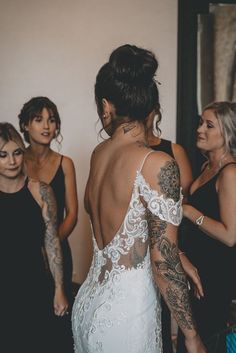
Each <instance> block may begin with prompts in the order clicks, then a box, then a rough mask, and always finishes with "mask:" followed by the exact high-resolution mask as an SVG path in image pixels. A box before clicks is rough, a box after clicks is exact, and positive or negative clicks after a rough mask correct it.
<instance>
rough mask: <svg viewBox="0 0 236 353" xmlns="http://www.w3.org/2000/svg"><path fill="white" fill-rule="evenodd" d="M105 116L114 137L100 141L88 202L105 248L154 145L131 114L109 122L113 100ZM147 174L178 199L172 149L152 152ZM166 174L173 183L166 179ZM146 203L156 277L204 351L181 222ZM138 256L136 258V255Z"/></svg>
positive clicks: (194, 349)
mask: <svg viewBox="0 0 236 353" xmlns="http://www.w3.org/2000/svg"><path fill="white" fill-rule="evenodd" d="M100 118H101V120H102V124H103V126H104V128H105V130H106V132H107V133H108V134H109V135H110V136H111V138H110V139H108V140H106V141H104V142H103V143H101V144H100V145H98V146H97V147H96V148H95V150H94V152H93V154H92V158H91V167H90V173H89V179H88V182H87V185H86V192H85V208H86V209H87V211H88V213H89V215H90V218H91V221H92V225H93V230H94V235H95V238H96V242H97V245H98V247H99V249H104V247H105V246H106V245H107V244H109V242H111V241H112V239H113V237H114V234H116V233H117V230H118V229H119V227H120V225H121V224H122V222H123V219H124V216H125V214H126V211H127V207H128V205H129V202H130V195H131V193H132V188H133V182H134V180H135V176H136V171H137V170H138V169H139V167H140V161H142V160H143V159H144V157H145V156H146V155H147V153H148V152H149V151H150V149H149V148H148V147H147V143H146V137H145V131H144V126H143V125H142V124H140V123H138V122H137V121H135V122H132V123H131V124H129V123H128V121H129V119H128V118H127V117H122V121H127V123H123V124H121V125H119V127H117V128H116V129H112V125H111V124H110V122H112V119H116V121H117V119H118V117H116V116H115V108H114V106H113V105H112V104H111V103H109V102H108V101H107V100H105V99H104V100H103V114H101V116H100ZM129 125H130V128H128V126H129ZM142 175H143V176H144V178H145V180H146V181H147V183H148V184H149V185H150V187H151V188H152V189H154V190H156V191H157V192H159V193H162V194H163V195H164V197H168V196H170V195H171V196H172V197H174V198H175V199H176V201H177V198H178V199H179V197H180V193H179V174H178V167H177V165H176V163H175V162H174V161H173V160H172V159H171V158H170V157H169V156H168V155H167V154H165V153H162V152H153V153H151V154H150V155H149V156H148V158H147V159H146V161H145V164H144V167H143V169H142ZM166 177H168V178H169V181H170V183H172V185H173V186H172V187H170V186H169V185H168V186H167V185H166V183H165V180H166ZM114 204H115V205H116V210H117V211H116V212H115V214H114V215H113V213H112V212H111V210H113V209H114ZM143 204H144V206H145V208H146V210H147V213H148V217H147V221H148V227H149V233H150V255H151V260H152V265H153V274H154V278H155V281H156V283H157V285H158V287H159V288H160V290H161V292H162V294H163V296H164V298H165V300H166V302H167V304H168V306H169V307H170V310H171V312H172V313H173V314H174V315H175V317H176V319H177V322H178V324H179V325H180V326H181V328H182V330H183V332H184V335H185V337H186V346H187V349H188V352H189V353H202V352H205V348H204V347H203V345H202V342H201V340H200V338H199V336H198V334H197V332H196V329H195V325H194V321H193V318H192V313H191V309H190V305H189V299H188V287H187V280H186V275H185V272H184V270H183V268H182V265H181V262H180V258H179V255H178V245H177V227H176V226H174V225H172V224H170V223H167V222H163V221H162V220H160V218H159V217H158V216H154V215H153V214H151V213H149V212H148V209H147V205H146V204H145V201H144V200H143ZM135 256H136V255H135ZM133 261H134V263H135V259H133ZM176 302H177V305H176Z"/></svg>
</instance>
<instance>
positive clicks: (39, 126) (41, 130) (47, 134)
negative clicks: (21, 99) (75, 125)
mask: <svg viewBox="0 0 236 353" xmlns="http://www.w3.org/2000/svg"><path fill="white" fill-rule="evenodd" d="M25 129H26V131H28V133H29V140H30V143H32V142H35V143H39V144H42V145H50V143H51V141H52V140H53V139H54V138H55V133H56V129H57V123H56V119H55V117H54V116H53V113H52V112H51V111H48V110H47V109H46V108H43V110H42V111H41V113H40V114H38V115H36V116H35V117H34V118H33V119H32V120H31V121H29V123H28V125H26V126H25Z"/></svg>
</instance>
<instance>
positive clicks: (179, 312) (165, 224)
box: [143, 153, 205, 353]
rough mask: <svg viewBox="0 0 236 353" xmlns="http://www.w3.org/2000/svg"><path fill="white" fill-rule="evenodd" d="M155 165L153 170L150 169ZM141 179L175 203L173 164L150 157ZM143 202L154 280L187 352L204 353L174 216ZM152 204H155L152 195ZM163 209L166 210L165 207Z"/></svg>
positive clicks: (176, 176) (176, 172) (176, 183)
mask: <svg viewBox="0 0 236 353" xmlns="http://www.w3.org/2000/svg"><path fill="white" fill-rule="evenodd" d="M154 159H155V161H154ZM155 165H156V166H157V167H155V168H153V166H155ZM143 175H144V176H145V179H146V180H147V181H148V182H149V184H150V186H151V187H152V189H154V190H156V191H157V192H158V195H162V196H163V197H164V199H165V200H166V201H167V199H168V200H170V201H171V202H172V204H173V203H177V202H179V200H180V187H179V170H178V166H177V164H176V162H175V161H174V160H172V159H170V158H167V157H166V155H165V156H164V155H163V154H161V155H160V154H158V155H156V153H155V155H154V153H152V154H151V155H150V158H148V161H147V162H146V163H145V166H144V168H143ZM144 199H145V198H144ZM145 202H146V206H147V208H146V210H147V211H146V212H147V221H148V227H149V239H150V252H151V259H152V266H153V273H154V278H155V280H156V283H157V285H158V287H159V288H160V290H161V293H162V295H163V297H164V299H165V301H166V303H167V305H168V306H169V308H170V310H171V312H172V314H173V315H174V317H175V319H176V321H177V323H178V325H179V326H180V328H181V330H182V331H183V333H184V335H185V339H186V347H187V349H188V352H191V353H192V352H197V353H200V352H205V349H204V347H203V345H202V342H201V340H200V337H199V336H198V334H197V331H196V327H195V323H194V320H193V316H192V311H191V306H190V301H189V294H188V285H187V279H186V275H185V272H184V270H183V267H182V265H181V261H180V258H179V254H178V252H179V250H178V246H177V226H176V225H174V224H175V222H174V221H173V222H172V219H171V217H172V216H174V215H171V212H170V214H169V215H168V216H166V215H165V214H160V210H159V211H155V209H153V208H152V206H151V205H150V204H149V202H148V200H146V199H145ZM152 202H154V204H155V194H154V198H153V197H152ZM165 205H166V207H167V208H169V207H170V206H169V205H168V204H167V203H165ZM154 208H155V205H154ZM158 212H159V213H158ZM166 218H169V219H166Z"/></svg>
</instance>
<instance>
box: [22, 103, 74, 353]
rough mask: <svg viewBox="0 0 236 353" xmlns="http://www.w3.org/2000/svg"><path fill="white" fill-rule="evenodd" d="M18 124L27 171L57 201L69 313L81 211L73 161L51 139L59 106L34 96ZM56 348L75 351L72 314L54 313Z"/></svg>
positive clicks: (61, 351)
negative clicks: (74, 237)
mask: <svg viewBox="0 0 236 353" xmlns="http://www.w3.org/2000/svg"><path fill="white" fill-rule="evenodd" d="M19 124H20V129H21V132H23V135H24V139H25V141H26V142H27V143H29V146H28V147H27V149H26V153H25V164H26V168H27V174H28V175H29V176H30V177H32V178H37V179H39V180H41V181H44V182H45V183H47V184H49V185H50V186H51V187H52V189H53V191H54V194H55V198H56V202H57V220H58V235H59V238H60V240H61V247H62V255H63V276H64V283H65V293H66V296H67V298H68V300H69V304H70V306H69V313H71V307H72V304H73V300H74V298H73V293H72V254H71V249H70V245H69V241H68V237H69V236H70V234H71V233H72V231H73V229H74V227H75V225H76V223H77V215H78V201H77V190H76V177H75V168H74V163H73V161H72V160H71V158H69V157H67V156H64V155H62V154H60V153H57V152H55V151H54V150H53V149H52V148H51V143H52V141H53V140H54V139H57V137H58V136H59V135H60V130H61V119H60V116H59V113H58V109H57V106H56V105H55V104H54V103H53V102H52V101H51V100H50V99H49V98H47V97H34V98H32V99H30V100H29V101H28V102H26V103H25V104H24V106H23V107H22V109H21V112H20V114H19ZM54 319H55V320H54V321H55V325H54V328H55V336H56V337H57V339H56V341H55V347H56V348H55V351H56V352H57V353H72V352H73V339H72V331H71V320H70V315H67V316H65V317H63V318H57V317H56V316H55V318H54Z"/></svg>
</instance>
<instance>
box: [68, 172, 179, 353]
mask: <svg viewBox="0 0 236 353" xmlns="http://www.w3.org/2000/svg"><path fill="white" fill-rule="evenodd" d="M140 170H141V169H140ZM140 196H142V197H143V198H144V200H145V201H146V203H147V207H148V208H149V210H150V211H151V212H152V213H154V214H156V215H157V216H158V217H159V218H160V219H162V220H165V221H167V222H171V223H172V224H175V225H178V224H179V223H180V221H181V216H182V213H181V212H182V210H181V201H182V200H180V201H179V202H177V203H175V202H174V201H173V200H172V199H164V197H163V195H159V194H158V193H157V191H155V190H152V189H151V188H150V186H149V185H148V184H147V182H146V181H145V179H144V177H143V176H142V174H141V171H138V172H137V175H136V179H135V182H134V187H133V192H132V196H131V200H130V204H129V207H128V210H127V213H126V216H125V219H124V221H123V224H122V225H121V227H120V229H119V231H118V232H117V233H116V235H115V236H114V238H113V240H112V241H111V242H110V243H109V244H108V245H107V246H106V247H105V248H104V249H102V250H100V249H99V248H98V246H97V243H96V240H95V237H94V236H93V244H94V254H93V261H92V264H91V267H90V271H89V273H88V276H87V278H86V280H85V282H84V283H83V285H82V286H81V288H80V289H79V291H78V294H77V296H76V299H75V302H74V306H73V312H72V327H73V336H74V342H75V352H76V353H161V352H162V339H161V307H160V300H159V291H158V289H157V287H156V285H155V283H154V280H153V275H152V269H151V262H150V255H149V241H148V224H147V220H146V209H145V207H144V206H143V203H142V202H141V200H140Z"/></svg>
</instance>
